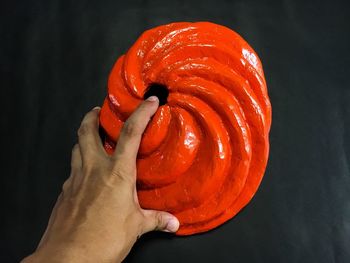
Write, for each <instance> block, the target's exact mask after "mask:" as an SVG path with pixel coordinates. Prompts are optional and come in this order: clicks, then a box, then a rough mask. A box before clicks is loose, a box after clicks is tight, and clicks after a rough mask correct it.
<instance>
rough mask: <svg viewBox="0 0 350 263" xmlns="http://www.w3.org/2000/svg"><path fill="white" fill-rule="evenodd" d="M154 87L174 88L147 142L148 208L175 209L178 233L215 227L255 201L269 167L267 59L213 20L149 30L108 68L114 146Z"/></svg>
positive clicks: (141, 173)
mask: <svg viewBox="0 0 350 263" xmlns="http://www.w3.org/2000/svg"><path fill="white" fill-rule="evenodd" d="M154 84H157V85H156V87H162V86H163V87H166V88H167V89H168V92H169V95H168V97H167V100H166V103H165V104H164V105H162V106H160V107H159V108H158V110H157V112H156V113H155V115H154V116H153V118H152V120H151V122H150V123H149V125H148V127H147V129H146V131H145V133H144V135H143V138H142V141H141V145H140V150H139V155H138V159H137V193H138V197H139V202H140V205H141V207H142V208H145V209H156V210H163V211H168V212H170V213H172V214H174V215H175V216H176V217H177V218H178V219H179V221H180V228H179V230H178V232H177V233H176V234H177V235H190V234H195V233H200V232H204V231H208V230H210V229H213V228H215V227H217V226H219V225H220V224H222V223H224V222H225V221H227V220H229V219H230V218H232V217H234V216H235V215H236V214H237V213H238V212H239V211H240V210H241V209H242V208H243V207H244V206H245V205H247V204H248V202H249V201H250V200H251V199H252V197H253V196H254V194H255V192H256V191H257V189H258V187H259V184H260V182H261V180H262V177H263V175H264V172H265V168H266V164H267V159H268V153H269V137H268V135H269V130H270V125H271V105H270V101H269V97H268V94H267V88H266V82H265V78H264V73H263V69H262V65H261V62H260V60H259V58H258V56H257V54H256V53H255V52H254V50H253V49H252V48H251V47H250V46H249V44H248V43H247V42H246V41H245V40H244V39H243V38H242V37H241V36H239V35H238V34H237V33H236V32H234V31H232V30H231V29H229V28H227V27H224V26H221V25H217V24H214V23H210V22H196V23H188V22H180V23H172V24H167V25H162V26H159V27H156V28H153V29H150V30H147V31H145V32H144V33H143V34H142V35H141V36H140V37H139V39H138V40H137V41H136V42H135V43H134V45H133V46H132V47H131V48H130V49H129V50H128V52H127V53H126V54H125V55H122V56H121V57H120V58H119V59H118V60H117V61H116V63H115V65H114V66H113V69H112V71H111V73H110V75H109V80H108V95H107V97H106V99H105V101H104V104H103V106H102V109H101V114H100V125H101V127H102V129H103V130H104V132H105V138H104V144H105V149H106V151H107V152H108V153H112V152H113V150H114V147H115V144H116V142H117V140H118V137H119V133H120V130H121V128H122V126H123V123H124V122H125V120H126V119H127V118H128V116H130V114H131V113H132V112H133V111H134V110H135V109H136V108H137V106H138V105H139V104H140V103H141V102H142V101H143V99H144V95H145V93H146V92H147V91H148V89H149V87H150V86H152V85H154Z"/></svg>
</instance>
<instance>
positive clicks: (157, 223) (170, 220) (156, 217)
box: [143, 210, 180, 234]
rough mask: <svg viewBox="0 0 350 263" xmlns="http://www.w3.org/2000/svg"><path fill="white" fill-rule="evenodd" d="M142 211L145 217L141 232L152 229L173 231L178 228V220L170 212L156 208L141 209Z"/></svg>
mask: <svg viewBox="0 0 350 263" xmlns="http://www.w3.org/2000/svg"><path fill="white" fill-rule="evenodd" d="M143 212H144V215H145V217H146V218H145V222H144V228H143V234H144V233H147V232H150V231H154V230H158V231H163V232H171V233H175V232H176V231H177V230H178V229H179V226H180V223H179V220H178V219H177V218H176V217H175V216H173V215H172V214H170V213H167V212H162V211H156V210H143Z"/></svg>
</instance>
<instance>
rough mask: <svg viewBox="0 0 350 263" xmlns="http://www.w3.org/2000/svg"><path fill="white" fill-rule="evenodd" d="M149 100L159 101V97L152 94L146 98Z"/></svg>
mask: <svg viewBox="0 0 350 263" xmlns="http://www.w3.org/2000/svg"><path fill="white" fill-rule="evenodd" d="M146 100H147V101H157V100H158V97H157V96H151V97H148V98H147V99H146Z"/></svg>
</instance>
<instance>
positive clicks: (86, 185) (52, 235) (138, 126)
mask: <svg viewBox="0 0 350 263" xmlns="http://www.w3.org/2000/svg"><path fill="white" fill-rule="evenodd" d="M152 99H153V100H152ZM158 104H159V102H158V99H157V97H154V96H152V97H150V98H149V99H148V100H146V101H144V102H143V103H142V104H141V105H140V106H139V107H138V108H137V109H136V111H135V112H134V113H133V114H132V115H131V116H130V117H129V119H128V120H127V121H126V122H125V124H124V126H123V128H122V131H121V134H120V137H119V140H118V143H117V146H116V150H115V152H114V154H113V155H111V156H110V155H108V154H107V153H106V152H105V150H104V148H103V145H102V142H101V139H100V137H99V133H98V127H99V123H98V116H99V108H94V109H93V110H92V111H90V112H89V113H87V114H86V116H85V117H84V119H83V121H82V123H81V126H80V128H79V130H78V137H79V143H78V144H76V145H75V146H74V148H73V150H72V159H71V174H70V177H69V178H68V180H67V181H66V182H65V183H64V185H63V190H62V193H61V195H60V196H59V197H58V200H57V203H56V205H55V207H54V209H53V211H52V214H51V217H50V220H49V223H48V226H47V229H46V232H45V233H44V236H43V237H42V239H41V241H40V244H39V246H38V248H37V250H36V251H35V252H34V254H32V255H31V256H29V257H27V258H26V259H24V261H23V262H121V261H122V260H123V259H124V258H125V257H126V255H127V254H128V253H129V251H130V249H131V248H132V246H133V245H134V243H135V242H136V240H137V239H138V238H139V237H140V236H141V235H142V234H144V233H146V232H149V231H152V230H160V231H166V232H176V231H177V229H178V228H179V222H178V220H177V219H176V218H175V217H174V216H173V215H171V214H169V213H167V212H161V211H154V210H144V209H142V208H141V207H140V205H139V202H138V198H137V192H136V157H137V153H138V149H139V145H140V141H141V137H142V134H143V132H144V130H145V128H146V126H147V124H148V122H149V120H150V118H151V116H152V115H153V114H154V113H155V112H156V110H157V108H158Z"/></svg>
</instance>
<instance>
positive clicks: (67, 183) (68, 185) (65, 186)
mask: <svg viewBox="0 0 350 263" xmlns="http://www.w3.org/2000/svg"><path fill="white" fill-rule="evenodd" d="M70 184H71V178H68V179H67V180H66V181H65V182H64V183H63V185H62V192H63V193H67V192H68V189H69V188H70Z"/></svg>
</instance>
